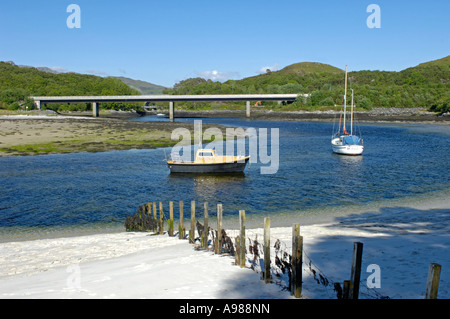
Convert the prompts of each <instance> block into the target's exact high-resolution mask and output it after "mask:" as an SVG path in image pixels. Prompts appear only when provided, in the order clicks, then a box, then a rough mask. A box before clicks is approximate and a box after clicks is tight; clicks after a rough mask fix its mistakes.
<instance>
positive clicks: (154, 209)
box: [153, 202, 156, 220]
mask: <svg viewBox="0 0 450 319" xmlns="http://www.w3.org/2000/svg"><path fill="white" fill-rule="evenodd" d="M153 219H154V220H156V202H153Z"/></svg>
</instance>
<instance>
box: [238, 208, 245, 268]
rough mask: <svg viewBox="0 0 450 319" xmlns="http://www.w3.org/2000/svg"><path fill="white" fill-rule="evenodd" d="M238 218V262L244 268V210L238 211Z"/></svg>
mask: <svg viewBox="0 0 450 319" xmlns="http://www.w3.org/2000/svg"><path fill="white" fill-rule="evenodd" d="M239 219H240V226H241V234H240V238H239V240H240V242H239V251H240V256H239V262H240V263H239V264H240V266H241V268H245V252H246V249H245V210H240V211H239Z"/></svg>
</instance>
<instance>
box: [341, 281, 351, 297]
mask: <svg viewBox="0 0 450 319" xmlns="http://www.w3.org/2000/svg"><path fill="white" fill-rule="evenodd" d="M349 293H350V280H344V287H343V288H342V299H348V296H349Z"/></svg>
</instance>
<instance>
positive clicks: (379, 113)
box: [0, 108, 450, 157]
mask: <svg viewBox="0 0 450 319" xmlns="http://www.w3.org/2000/svg"><path fill="white" fill-rule="evenodd" d="M148 115H155V113H154V112H139V113H136V112H108V113H103V114H101V117H100V118H94V117H92V116H89V113H87V112H79V113H78V112H77V113H62V114H49V112H41V113H40V114H36V113H33V115H31V114H29V115H26V114H16V115H0V137H1V139H0V157H4V156H17V155H20V156H23V155H44V154H63V153H78V152H104V151H112V150H130V149H149V148H158V147H170V146H173V145H175V144H176V143H177V142H178V141H173V140H171V133H172V131H173V130H174V129H175V128H180V127H184V128H188V129H189V130H190V131H191V132H192V131H193V124H192V123H183V122H177V121H176V120H175V122H174V123H171V122H168V121H164V122H158V121H155V122H152V121H148V122H144V121H131V120H130V119H132V118H136V117H141V116H148ZM176 117H178V118H186V117H187V118H221V117H238V118H245V111H236V110H226V111H220V110H211V111H176ZM338 117H339V112H335V111H312V112H309V111H295V112H294V111H292V112H277V111H261V110H254V111H252V113H251V118H250V119H249V120H250V121H251V120H274V121H334V120H336V119H337V118H338ZM355 121H357V122H365V123H369V122H373V123H415V124H436V125H438V124H439V125H449V124H450V116H437V115H436V114H435V113H431V112H425V111H423V110H422V109H417V108H414V109H373V110H371V111H369V112H357V113H355ZM213 126H214V127H217V126H218V125H211V124H210V125H207V124H205V125H203V128H204V129H207V128H208V127H213ZM219 127H220V125H219Z"/></svg>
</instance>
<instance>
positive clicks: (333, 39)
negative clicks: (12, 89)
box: [0, 0, 450, 87]
mask: <svg viewBox="0 0 450 319" xmlns="http://www.w3.org/2000/svg"><path fill="white" fill-rule="evenodd" d="M70 4H77V5H78V6H79V7H80V9H81V14H80V21H81V28H72V29H70V28H68V26H67V24H66V20H67V18H68V17H69V15H70V14H71V12H69V13H68V12H66V9H67V7H68V6H69V5H70ZM370 4H377V5H378V6H379V7H380V18H381V28H369V27H368V26H367V23H366V20H367V18H368V17H369V15H370V14H371V13H370V12H369V13H368V12H366V9H367V6H368V5H370ZM449 12H450V1H449V0H428V1H414V0H412V1H411V0H409V1H405V0H369V1H364V0H340V1H336V0H316V1H303V0H277V1H266V0H258V1H253V0H240V1H235V0H227V1H223V0H222V1H221V0H208V1H207V0H190V1H186V0H184V1H182V0H169V1H152V0H149V1H138V0H127V1H114V0H69V1H65V0H48V1H28V0H17V1H2V2H1V3H0V61H9V60H12V61H14V62H15V63H16V64H24V65H32V66H47V67H52V68H55V69H57V70H62V71H66V72H79V73H89V74H96V75H101V76H107V75H109V76H126V77H130V78H133V79H139V80H144V81H149V82H152V83H155V84H160V85H164V86H167V87H171V86H173V85H174V84H175V83H176V82H178V81H181V80H184V79H186V78H189V77H197V76H203V77H206V78H212V79H213V80H221V81H224V80H226V79H240V78H244V77H248V76H254V75H257V74H258V72H259V71H260V70H265V69H266V68H268V67H270V68H272V69H274V70H276V69H280V68H283V67H285V66H287V65H289V64H292V63H297V62H305V61H308V62H322V63H327V64H331V65H333V66H336V67H339V68H342V69H344V68H345V65H348V66H349V70H350V71H352V70H388V71H399V70H402V69H405V68H408V67H412V66H415V65H417V64H419V63H422V62H426V61H430V60H435V59H439V58H442V57H445V56H447V55H449V54H450V40H449V39H450V19H449Z"/></svg>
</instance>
